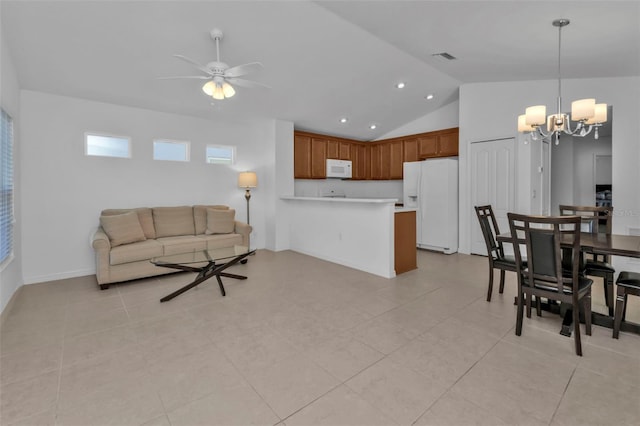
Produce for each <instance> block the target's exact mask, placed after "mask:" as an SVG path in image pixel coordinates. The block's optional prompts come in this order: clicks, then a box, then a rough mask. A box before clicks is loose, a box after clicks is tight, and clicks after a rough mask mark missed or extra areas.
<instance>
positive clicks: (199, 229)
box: [193, 205, 229, 235]
mask: <svg viewBox="0 0 640 426" xmlns="http://www.w3.org/2000/svg"><path fill="white" fill-rule="evenodd" d="M207 209H217V210H228V209H229V207H228V206H222V205H214V206H193V220H194V222H195V226H196V235H200V234H204V233H205V231H206V230H207Z"/></svg>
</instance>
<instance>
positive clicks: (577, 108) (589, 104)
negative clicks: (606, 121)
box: [571, 99, 596, 121]
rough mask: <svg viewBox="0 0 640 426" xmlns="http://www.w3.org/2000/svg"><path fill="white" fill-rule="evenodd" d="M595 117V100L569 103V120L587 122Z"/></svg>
mask: <svg viewBox="0 0 640 426" xmlns="http://www.w3.org/2000/svg"><path fill="white" fill-rule="evenodd" d="M595 115H596V100H595V99H580V100H578V101H573V102H571V119H572V120H573V121H580V120H588V119H590V118H593V117H594V116H595Z"/></svg>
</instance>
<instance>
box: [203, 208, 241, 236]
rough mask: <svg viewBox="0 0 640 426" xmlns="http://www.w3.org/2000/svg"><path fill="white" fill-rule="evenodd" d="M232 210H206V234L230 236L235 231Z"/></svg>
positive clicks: (234, 213) (233, 211) (233, 212)
mask: <svg viewBox="0 0 640 426" xmlns="http://www.w3.org/2000/svg"><path fill="white" fill-rule="evenodd" d="M235 216H236V211H235V210H234V209H228V210H218V209H207V230H206V231H205V233H206V234H231V233H232V232H233V231H235V229H236V222H235Z"/></svg>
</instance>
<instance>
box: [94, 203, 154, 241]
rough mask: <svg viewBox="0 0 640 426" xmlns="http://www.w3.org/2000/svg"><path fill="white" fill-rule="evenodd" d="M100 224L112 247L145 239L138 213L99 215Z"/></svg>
mask: <svg viewBox="0 0 640 426" xmlns="http://www.w3.org/2000/svg"><path fill="white" fill-rule="evenodd" d="M100 226H102V229H103V230H104V232H105V233H106V234H107V236H108V237H109V241H110V242H111V246H112V247H117V246H119V245H122V244H129V243H135V242H137V241H144V240H146V239H147V238H146V237H145V236H144V231H143V230H142V226H141V225H140V220H138V214H137V213H136V212H134V211H131V212H128V213H124V214H116V215H113V216H100Z"/></svg>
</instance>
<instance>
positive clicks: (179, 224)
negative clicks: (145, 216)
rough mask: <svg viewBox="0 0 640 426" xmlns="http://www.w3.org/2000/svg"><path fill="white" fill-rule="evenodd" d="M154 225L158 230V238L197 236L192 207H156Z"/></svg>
mask: <svg viewBox="0 0 640 426" xmlns="http://www.w3.org/2000/svg"><path fill="white" fill-rule="evenodd" d="M153 224H154V225H155V228H156V238H161V237H175V236H178V235H195V225H194V221H193V208H192V207H191V206H181V207H154V208H153Z"/></svg>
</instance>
